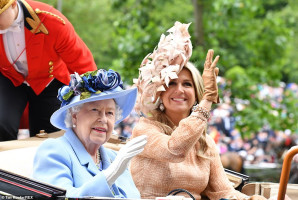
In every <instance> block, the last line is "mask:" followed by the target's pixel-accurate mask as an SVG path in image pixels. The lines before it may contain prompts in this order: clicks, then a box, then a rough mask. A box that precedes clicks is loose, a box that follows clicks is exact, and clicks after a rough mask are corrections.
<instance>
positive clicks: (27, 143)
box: [0, 131, 65, 151]
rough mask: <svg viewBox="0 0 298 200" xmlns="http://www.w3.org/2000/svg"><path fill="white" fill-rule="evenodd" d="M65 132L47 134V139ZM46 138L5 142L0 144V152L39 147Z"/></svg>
mask: <svg viewBox="0 0 298 200" xmlns="http://www.w3.org/2000/svg"><path fill="white" fill-rule="evenodd" d="M64 132H65V131H57V132H54V133H49V134H48V137H47V138H57V137H60V136H62V135H63V134H64ZM47 138H39V137H36V136H35V137H30V138H26V139H21V140H11V141H6V142H0V151H7V150H12V149H19V148H26V147H33V146H38V145H40V144H41V143H42V142H43V141H44V140H46V139H47Z"/></svg>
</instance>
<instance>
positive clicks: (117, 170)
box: [103, 135, 147, 186]
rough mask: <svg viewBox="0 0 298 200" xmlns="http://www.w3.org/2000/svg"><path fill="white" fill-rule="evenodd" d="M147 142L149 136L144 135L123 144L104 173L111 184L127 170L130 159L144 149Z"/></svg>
mask: <svg viewBox="0 0 298 200" xmlns="http://www.w3.org/2000/svg"><path fill="white" fill-rule="evenodd" d="M146 143H147V136H146V135H142V136H139V137H136V138H133V139H132V140H130V141H129V142H128V143H127V144H126V145H125V146H123V147H122V148H121V149H120V150H119V152H118V154H117V156H116V158H115V160H114V161H113V163H112V164H111V165H110V166H109V167H108V168H107V169H106V170H103V173H104V175H105V177H106V179H107V182H108V184H109V186H111V185H113V184H114V182H115V181H116V179H117V178H118V177H119V176H120V175H121V174H122V173H123V172H124V171H125V170H126V168H127V166H128V163H129V161H130V160H131V159H132V158H133V157H134V156H136V155H138V154H139V153H141V152H142V151H143V150H144V147H145V145H146Z"/></svg>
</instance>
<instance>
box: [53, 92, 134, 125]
mask: <svg viewBox="0 0 298 200" xmlns="http://www.w3.org/2000/svg"><path fill="white" fill-rule="evenodd" d="M136 98H137V88H132V89H128V90H122V89H121V88H120V87H119V86H118V87H117V88H115V89H114V90H110V91H104V92H101V93H100V94H92V95H91V97H89V98H87V99H83V100H80V96H75V97H73V99H72V100H71V102H70V103H69V104H68V105H65V106H63V107H61V108H60V109H59V110H57V111H56V112H54V113H53V114H52V116H51V119H50V121H51V123H52V124H53V125H54V126H55V127H57V128H59V129H63V130H66V129H67V127H66V125H65V122H64V120H65V117H66V113H67V110H68V109H69V108H71V107H73V106H77V105H80V104H83V103H87V102H92V101H100V100H105V99H114V100H115V102H116V104H117V105H118V106H119V107H120V109H121V111H122V113H121V119H118V120H117V121H116V122H115V124H118V123H120V122H121V121H122V120H124V119H125V118H126V117H127V116H128V115H129V114H130V113H131V111H132V109H133V108H134V105H135V103H136Z"/></svg>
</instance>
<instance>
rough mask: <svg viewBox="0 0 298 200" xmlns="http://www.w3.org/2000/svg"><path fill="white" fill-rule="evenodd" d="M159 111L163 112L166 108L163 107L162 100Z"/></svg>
mask: <svg viewBox="0 0 298 200" xmlns="http://www.w3.org/2000/svg"><path fill="white" fill-rule="evenodd" d="M159 109H160V111H161V112H163V111H164V110H165V106H164V105H163V103H162V100H160V104H159Z"/></svg>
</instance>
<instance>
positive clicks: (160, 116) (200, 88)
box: [149, 62, 208, 157]
mask: <svg viewBox="0 0 298 200" xmlns="http://www.w3.org/2000/svg"><path fill="white" fill-rule="evenodd" d="M184 67H185V68H186V69H188V70H189V71H190V73H191V76H192V79H193V82H194V85H195V93H196V101H197V102H198V103H199V102H200V101H201V100H202V97H203V92H204V84H203V79H202V76H201V73H200V71H199V70H198V69H197V68H196V66H195V65H194V64H192V63H191V62H187V64H186V65H185V66H184ZM178 76H179V74H178ZM190 113H191V112H190ZM151 114H152V116H151V117H149V118H150V119H153V120H156V121H158V122H160V123H161V124H160V128H161V129H162V130H163V131H164V132H165V134H166V135H171V134H172V132H173V130H175V128H176V126H175V125H174V124H173V122H172V121H171V120H170V119H169V118H168V117H167V115H166V114H165V113H164V112H163V111H161V110H160V109H159V106H158V107H157V108H156V109H155V110H153V111H151ZM206 133H207V126H206V128H205V131H204V132H203V134H202V136H201V137H200V139H199V143H200V146H201V149H200V150H199V151H198V152H197V155H198V156H202V157H204V156H203V154H204V153H205V152H206V151H207V149H208V145H207V142H206Z"/></svg>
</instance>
